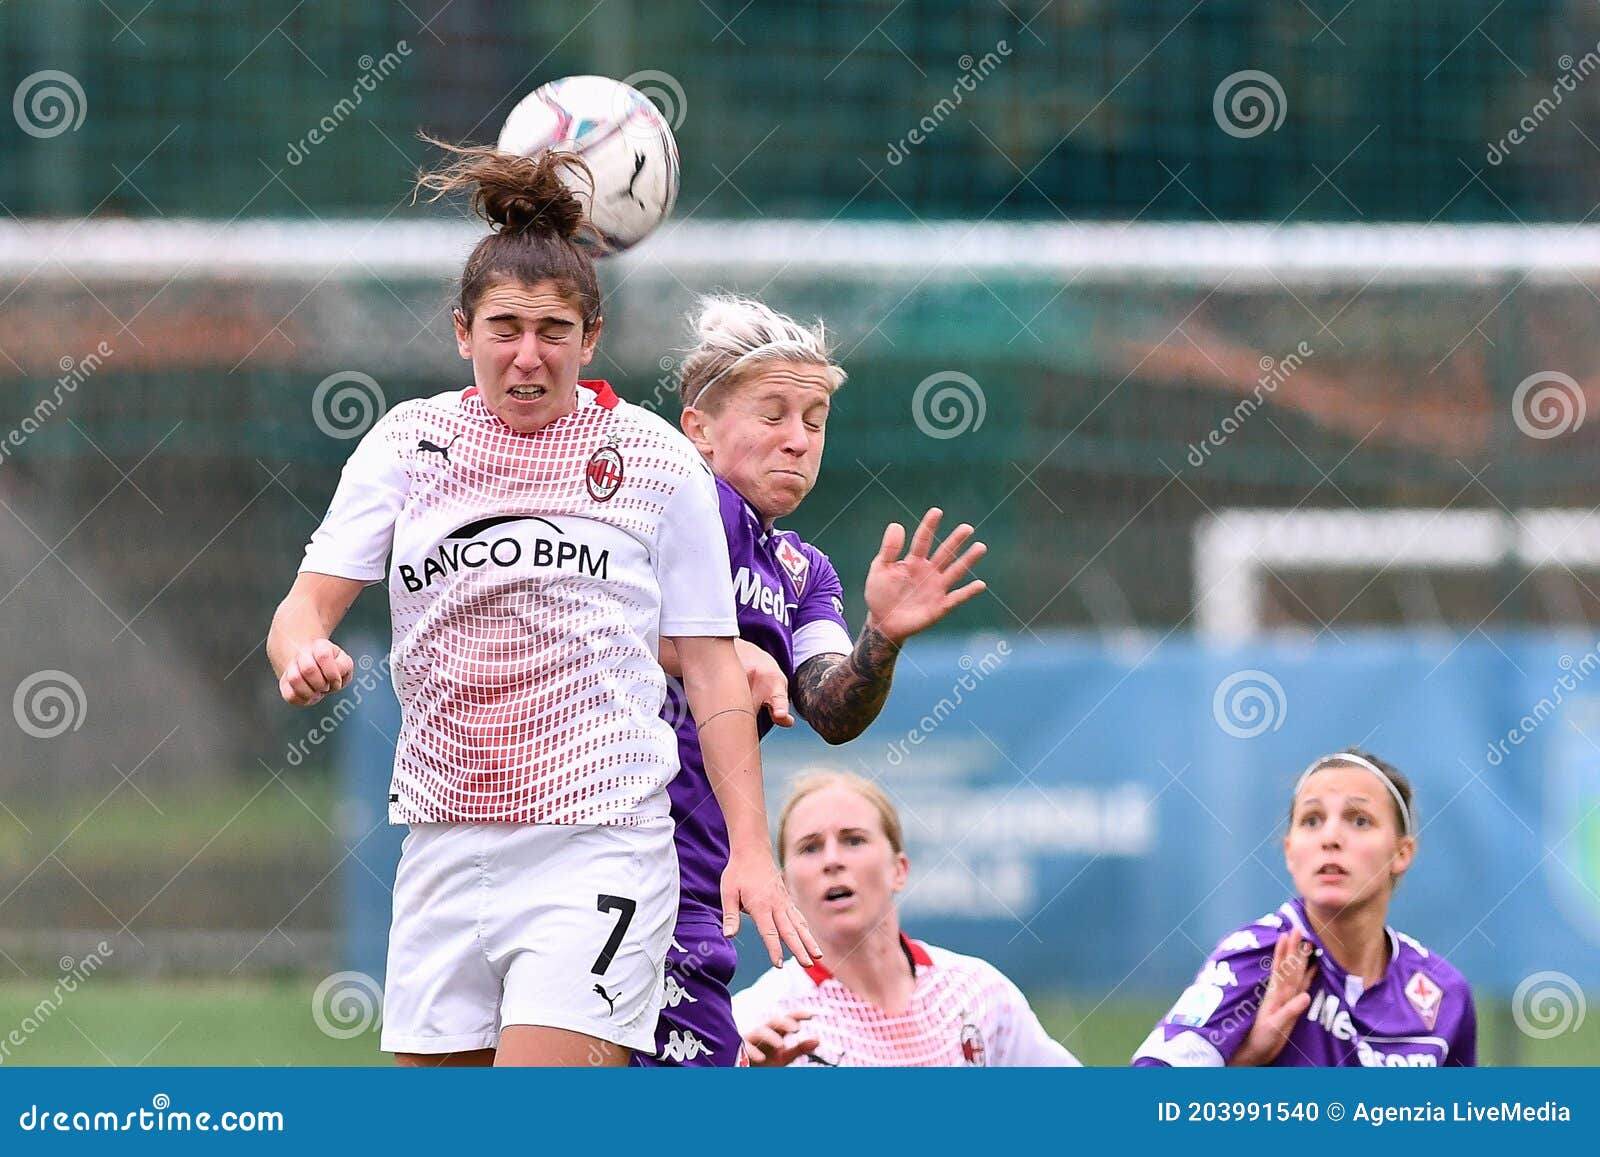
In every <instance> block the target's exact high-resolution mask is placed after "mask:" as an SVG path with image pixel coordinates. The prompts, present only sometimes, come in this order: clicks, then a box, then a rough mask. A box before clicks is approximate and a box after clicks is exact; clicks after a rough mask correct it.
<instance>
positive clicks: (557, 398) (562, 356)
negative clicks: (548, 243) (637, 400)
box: [455, 281, 602, 434]
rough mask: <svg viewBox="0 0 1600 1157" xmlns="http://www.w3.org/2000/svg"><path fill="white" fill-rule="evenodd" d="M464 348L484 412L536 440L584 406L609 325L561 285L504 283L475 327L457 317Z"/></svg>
mask: <svg viewBox="0 0 1600 1157" xmlns="http://www.w3.org/2000/svg"><path fill="white" fill-rule="evenodd" d="M455 325H456V348H457V349H458V350H459V351H460V353H461V356H462V357H463V358H466V359H467V360H469V361H471V362H472V380H473V382H474V384H475V385H476V386H477V387H478V392H479V394H481V395H482V397H483V402H484V405H486V406H488V407H489V409H490V411H491V412H493V413H494V415H495V416H496V417H497V418H499V419H500V420H501V421H502V422H504V423H505V424H506V425H507V426H510V427H511V428H512V429H513V430H515V431H517V432H518V433H519V434H531V433H533V432H534V431H535V430H539V429H542V428H543V427H545V426H547V425H549V424H550V423H551V422H553V421H555V420H556V419H557V418H560V417H563V416H564V415H567V414H570V413H572V412H573V410H575V409H576V408H577V405H578V371H579V370H580V369H581V368H582V367H584V366H586V365H588V364H589V362H590V361H592V360H593V359H594V350H595V343H596V342H598V341H599V339H600V329H601V325H602V322H601V321H599V320H596V322H595V324H594V326H593V327H592V328H591V329H590V330H589V331H588V332H587V333H585V332H584V329H583V314H582V313H580V312H579V310H578V307H577V306H576V305H575V304H574V303H573V302H572V301H570V300H568V299H567V298H566V297H565V296H563V294H562V293H561V291H560V287H559V286H558V285H556V283H555V282H553V281H541V282H539V283H538V284H536V285H525V284H523V283H522V282H520V281H501V282H498V283H496V284H495V285H493V286H491V287H490V288H489V289H487V290H485V291H484V293H483V296H482V297H480V298H479V299H478V302H477V306H476V308H475V309H474V311H473V316H472V322H471V324H470V325H468V324H467V322H466V320H465V318H463V317H462V316H461V312H460V311H459V310H457V311H456V314H455Z"/></svg>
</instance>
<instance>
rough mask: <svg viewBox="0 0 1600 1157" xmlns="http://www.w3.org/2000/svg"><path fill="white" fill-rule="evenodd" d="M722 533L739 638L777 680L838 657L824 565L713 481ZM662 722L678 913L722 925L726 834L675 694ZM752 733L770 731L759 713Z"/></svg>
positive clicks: (836, 599) (839, 597)
mask: <svg viewBox="0 0 1600 1157" xmlns="http://www.w3.org/2000/svg"><path fill="white" fill-rule="evenodd" d="M717 498H718V503H719V505H720V507H721V509H722V527H723V530H724V531H725V532H726V533H727V536H728V565H729V566H731V567H732V568H733V599H734V604H735V610H736V612H737V614H738V619H739V637H740V638H741V639H743V640H745V641H746V642H747V643H754V644H755V645H756V646H758V647H760V648H761V649H762V650H763V651H765V652H766V653H767V654H769V655H771V656H772V657H773V658H774V659H776V660H777V661H778V666H779V667H781V668H782V669H783V673H784V674H785V675H786V676H788V677H790V678H793V677H794V671H795V668H796V667H798V666H799V665H800V664H801V663H803V662H805V661H806V660H807V659H809V658H812V657H813V656H816V655H823V654H840V653H847V652H848V651H849V650H850V634H849V630H848V628H847V626H846V624H845V621H844V588H843V587H842V586H841V585H840V583H839V576H838V574H837V573H835V571H834V569H833V564H832V563H831V562H829V561H828V556H827V555H825V554H823V553H822V552H821V551H819V550H816V549H814V548H812V547H810V546H808V545H806V544H805V543H804V542H801V541H800V536H799V535H797V534H795V533H793V532H792V531H787V530H777V529H773V530H772V531H771V532H770V533H768V532H766V531H763V530H762V527H761V519H760V517H759V516H758V515H757V514H756V512H755V511H754V510H753V509H751V507H750V504H749V503H748V502H746V501H745V500H744V499H743V498H741V497H740V496H739V492H738V491H736V490H735V489H734V488H733V487H732V486H730V485H728V483H727V482H725V481H723V480H722V479H721V478H718V479H717ZM666 716H667V718H668V719H671V720H673V721H674V722H675V723H676V725H677V729H678V760H679V763H680V769H679V771H678V774H677V775H676V776H674V777H673V780H672V782H671V784H670V785H669V786H668V788H667V790H668V792H669V793H670V794H671V796H672V820H673V822H674V823H675V824H677V827H678V831H677V844H678V868H679V871H680V872H681V874H682V880H681V882H680V884H679V892H680V895H681V897H682V901H681V902H682V906H683V907H684V908H686V909H687V908H690V907H698V908H700V909H702V910H703V911H706V912H709V913H711V914H712V915H714V916H715V918H716V919H717V921H718V922H720V921H721V917H722V870H723V869H724V868H726V867H727V866H728V829H727V826H726V825H725V824H724V823H723V821H722V809H721V808H720V807H718V806H717V797H716V796H715V795H714V794H712V791H711V781H710V780H709V779H708V778H707V777H706V765H705V760H704V759H703V758H702V757H701V754H700V732H699V730H698V729H697V728H696V727H695V725H694V716H693V715H691V714H690V712H689V707H688V704H687V703H685V702H684V700H683V690H682V688H681V687H680V686H679V685H677V684H672V683H669V684H668V686H667V705H666ZM757 729H758V730H759V732H760V734H761V735H762V736H763V737H764V736H765V735H766V734H767V732H768V731H770V730H771V729H772V719H771V717H770V716H769V715H768V714H767V713H766V712H765V711H763V712H762V713H761V718H760V719H759V720H757Z"/></svg>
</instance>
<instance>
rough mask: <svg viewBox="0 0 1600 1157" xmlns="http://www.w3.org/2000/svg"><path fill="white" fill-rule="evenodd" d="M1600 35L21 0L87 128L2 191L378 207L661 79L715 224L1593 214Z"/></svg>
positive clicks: (499, 7)
mask: <svg viewBox="0 0 1600 1157" xmlns="http://www.w3.org/2000/svg"><path fill="white" fill-rule="evenodd" d="M1597 41H1600V13H1597V12H1596V10H1595V8H1594V6H1593V5H1592V4H1584V3H1579V2H1578V0H1510V2H1507V3H1502V4H1495V3H1491V2H1488V0H1484V2H1472V3H1465V2H1459V0H1416V2H1414V3H1404V4H1388V5H1381V6H1376V7H1372V6H1366V5H1362V6H1359V7H1357V8H1352V7H1351V6H1350V5H1348V4H1345V3H1343V2H1342V0H1305V2H1304V3H1287V4H1286V3H1283V2H1282V0H1208V2H1206V3H1196V2H1194V0H1139V2H1137V3H1133V2H1126V0H1124V2H1110V0H1087V2H1078V3H1064V2H1060V0H1057V2H1054V3H1042V2H1041V0H1015V2H1011V0H1005V2H1001V0H966V2H963V0H753V2H751V3H741V2H739V0H705V2H704V3H697V2H689V3H671V4H661V3H645V2H643V0H605V2H604V3H600V4H594V5H591V4H589V3H579V2H568V0H560V2H550V3H538V4H535V3H527V2H521V0H518V2H512V0H408V2H406V3H401V2H399V0H347V2H340V3H331V2H326V0H307V2H304V3H293V2H291V0H278V2H275V3H265V2H261V0H237V2H233V3H227V4H218V3H209V2H203V0H154V2H153V3H150V4H145V5H142V6H141V5H140V4H138V3H135V2H134V0H106V2H105V3H103V4H102V3H100V2H99V0H11V2H10V3H7V4H5V5H0V79H3V80H4V82H5V85H4V87H5V92H6V93H13V92H14V91H15V90H16V88H17V86H19V85H20V84H21V82H22V81H23V80H24V79H25V78H27V77H28V76H31V75H32V74H34V73H36V72H38V71H41V70H47V69H48V70H59V71H61V72H65V73H67V74H69V75H70V76H72V77H73V78H75V80H76V81H77V82H78V83H79V84H80V86H81V89H82V93H83V98H84V102H85V103H86V105H87V110H86V116H85V117H84V119H83V123H82V125H81V127H80V128H79V129H77V130H76V131H74V132H70V133H66V134H63V135H61V136H58V137H53V138H48V139H34V138H31V137H28V136H26V135H23V134H18V133H12V132H10V131H9V126H6V130H0V150H4V152H3V154H0V202H3V203H4V204H5V205H6V206H7V207H8V208H9V210H10V211H11V212H12V213H15V214H18V215H32V214H47V215H77V214H84V213H89V212H91V211H94V212H98V213H113V214H132V215H135V216H144V215H156V214H165V215H169V216H171V215H183V214H205V215H213V216H220V217H232V216H233V215H235V214H240V213H245V214H251V215H261V214H288V215H294V216H303V215H307V214H313V213H314V214H349V213H362V214H366V213H384V212H387V211H389V209H390V208H391V207H392V206H394V205H395V204H396V202H397V201H398V200H399V199H400V197H401V194H402V192H403V186H404V182H405V178H406V175H407V173H408V171H409V169H410V168H411V166H412V165H413V164H414V163H415V161H416V159H417V158H418V155H419V153H418V150H417V148H416V147H415V145H414V141H413V135H414V133H415V132H416V130H417V129H418V128H427V129H428V130H429V131H431V132H433V133H435V134H445V135H447V136H451V137H473V138H476V139H480V140H483V139H492V136H493V132H494V129H495V127H496V126H497V125H498V124H499V121H500V119H501V118H502V117H503V116H504V115H505V113H506V111H507V110H508V109H509V108H510V107H511V105H512V104H513V103H514V102H515V100H516V99H517V98H518V97H520V96H521V95H522V94H524V93H525V92H527V91H529V90H530V89H531V88H532V87H534V86H535V85H536V84H538V83H541V82H543V81H545V80H549V79H552V78H554V77H558V76H563V75H567V74H572V73H579V72H600V73H604V74H606V75H611V76H618V77H621V76H629V75H635V74H639V73H641V72H647V71H648V72H653V73H658V74H659V73H664V74H666V75H667V76H668V77H670V78H671V79H670V81H660V80H659V79H658V80H657V82H656V89H657V91H660V92H665V93H667V94H668V96H669V99H670V103H672V104H673V105H674V106H675V107H674V108H673V110H672V111H673V114H674V118H675V119H677V118H679V117H681V122H680V123H679V126H678V127H679V135H680V138H681V142H682V145H683V152H684V159H685V165H684V172H685V185H684V204H685V206H686V207H689V208H698V209H699V210H700V211H702V212H704V213H707V214H713V215H717V216H760V215H774V214H800V215H820V216H824V217H831V216H834V215H835V214H841V213H842V214H846V215H851V216H867V217H870V216H892V217H908V216H911V215H917V216H923V217H933V216H945V217H966V216H972V217H987V216H991V215H993V216H997V217H1001V218H1007V217H1040V218H1048V219H1054V218H1056V217H1058V216H1069V217H1072V218H1075V219H1076V218H1081V217H1091V218H1092V217H1113V218H1126V217H1133V216H1135V215H1138V216H1140V217H1142V218H1144V219H1187V218H1198V219H1208V218H1210V217H1212V216H1215V217H1218V218H1221V219H1224V220H1235V219H1269V220H1280V219H1283V218H1285V217H1289V216H1294V217H1297V218H1301V219H1322V220H1327V219H1340V220H1374V219H1405V220H1418V221H1427V220H1433V219H1439V220H1445V221H1452V220H1454V221H1461V220H1501V221H1510V220H1519V219H1520V220H1539V219H1564V218H1569V219H1576V218H1581V217H1583V216H1584V215H1585V214H1587V213H1588V212H1589V211H1590V210H1591V209H1592V208H1593V206H1594V205H1595V203H1596V201H1597V200H1600V153H1597V152H1596V150H1595V144H1594V142H1595V141H1597V140H1600V128H1597V127H1596V126H1597V125H1600V116H1597V111H1600V110H1597V103H1600V85H1596V84H1591V83H1590V78H1591V77H1592V76H1593V73H1594V70H1595V65H1596V61H1595V60H1593V59H1591V60H1589V61H1588V62H1587V63H1585V57H1586V54H1589V53H1592V52H1594V51H1595V50H1596V43H1597ZM401 45H404V51H401V47H400V46H401ZM390 54H394V55H393V62H392V63H391V64H390V65H388V66H385V65H384V64H383V62H384V60H385V58H386V57H388V56H389V55H390ZM1246 71H1255V72H1261V73H1265V74H1268V75H1269V76H1270V77H1271V78H1272V81H1273V82H1274V83H1275V84H1276V86H1277V88H1278V90H1279V92H1280V93H1281V97H1280V96H1278V95H1273V94H1271V92H1270V90H1267V91H1268V99H1269V100H1270V101H1271V102H1272V111H1271V112H1270V113H1269V114H1268V116H1269V119H1270V120H1271V121H1272V122H1273V127H1271V128H1270V129H1263V131H1261V132H1260V133H1259V134H1255V135H1251V129H1252V128H1254V127H1259V126H1254V125H1250V124H1249V123H1248V122H1243V123H1241V124H1239V125H1236V131H1235V132H1234V133H1230V132H1226V131H1223V129H1222V128H1221V127H1219V122H1218V120H1217V119H1216V116H1215V101H1216V95H1217V90H1218V88H1219V86H1221V85H1222V84H1223V82H1224V81H1225V80H1227V78H1229V77H1232V76H1234V74H1236V73H1240V72H1246ZM1563 77H1566V78H1567V81H1568V83H1567V84H1565V85H1563V84H1562V78H1563ZM364 78H365V80H364ZM1243 83H1245V82H1243V81H1240V82H1236V85H1235V86H1234V87H1237V85H1238V84H1243ZM641 87H643V85H642V86H641ZM1227 91H1228V95H1230V96H1231V95H1232V93H1233V91H1234V88H1233V87H1230V88H1229V89H1228V90H1227ZM352 97H356V98H358V99H357V100H356V101H352V103H354V104H358V105H359V107H356V108H355V109H354V111H353V112H349V111H348V110H347V112H346V113H344V114H337V113H335V109H336V107H337V106H338V105H339V102H340V101H342V100H346V101H349V100H351V98H352ZM1552 98H1554V99H1552ZM1541 100H1543V101H1546V102H1547V104H1548V106H1549V107H1547V108H1544V109H1543V110H1538V111H1536V110H1537V109H1538V105H1539V102H1540V101H1541ZM941 101H944V102H945V104H944V105H943V106H942V107H941V104H940V102H941ZM1240 115H1241V116H1245V117H1248V116H1249V115H1250V110H1249V108H1248V107H1246V108H1244V109H1243V110H1241V114H1240ZM329 116H334V117H335V121H336V128H335V129H334V131H332V132H331V133H330V134H329V135H328V138H327V140H326V141H325V143H323V144H321V145H316V146H313V147H312V148H310V149H309V150H306V151H305V155H304V157H303V159H301V160H300V161H299V162H298V163H291V161H290V158H291V155H292V154H293V153H294V150H295V146H296V145H297V144H303V143H304V142H305V141H306V138H307V135H308V133H309V132H310V131H311V130H312V129H314V128H315V127H316V126H317V125H318V124H319V123H321V122H322V120H323V118H325V117H329ZM1524 118H1531V123H1532V124H1533V128H1532V130H1531V131H1530V132H1528V133H1527V134H1526V139H1525V140H1524V141H1523V142H1522V143H1513V144H1511V145H1510V147H1509V148H1508V149H1507V150H1506V154H1507V155H1506V156H1505V157H1504V159H1503V160H1501V161H1499V162H1498V163H1490V161H1489V159H1488V158H1489V156H1490V152H1491V149H1490V146H1491V145H1492V144H1495V143H1500V144H1505V143H1506V138H1507V134H1508V133H1510V132H1512V131H1513V130H1515V129H1517V127H1518V125H1519V124H1520V123H1522V122H1523V121H1524ZM929 124H931V125H932V128H931V129H928V128H927V126H928V125H929ZM919 126H922V127H923V129H924V130H925V140H924V142H923V143H921V144H916V143H912V142H911V141H910V140H909V136H910V134H912V133H913V132H914V131H915V130H917V129H918V128H919ZM901 146H908V147H903V148H902V147H901ZM897 154H899V159H898V161H896V160H895V157H896V155H897ZM274 174H276V177H275V176H274ZM1325 178H1326V179H1325Z"/></svg>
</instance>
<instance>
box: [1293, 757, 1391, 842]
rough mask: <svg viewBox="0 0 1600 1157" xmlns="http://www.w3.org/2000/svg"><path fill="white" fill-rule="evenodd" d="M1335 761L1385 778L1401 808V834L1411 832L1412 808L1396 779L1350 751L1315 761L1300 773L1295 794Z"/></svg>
mask: <svg viewBox="0 0 1600 1157" xmlns="http://www.w3.org/2000/svg"><path fill="white" fill-rule="evenodd" d="M1335 763H1353V764H1355V765H1356V766H1357V767H1364V768H1366V769H1367V770H1368V771H1370V772H1371V773H1372V774H1373V775H1375V776H1377V777H1378V778H1379V779H1381V780H1383V786H1384V787H1386V788H1388V789H1389V794H1390V795H1392V796H1394V803H1395V806H1396V807H1397V808H1399V809H1400V829H1401V830H1400V834H1401V835H1403V836H1409V835H1410V834H1411V809H1410V808H1409V807H1407V806H1406V801H1405V797H1404V796H1402V795H1401V794H1400V789H1399V788H1398V787H1396V786H1395V785H1394V780H1392V779H1390V778H1389V777H1388V776H1387V775H1385V774H1384V772H1383V769H1382V768H1380V767H1379V766H1378V765H1377V764H1375V763H1373V762H1372V761H1371V760H1370V759H1365V758H1363V757H1362V756H1359V755H1356V754H1354V753H1352V752H1349V751H1336V752H1334V753H1333V754H1332V755H1324V756H1322V757H1321V758H1320V759H1318V760H1316V761H1315V762H1313V763H1312V764H1311V766H1310V767H1308V768H1306V769H1305V770H1304V771H1303V772H1301V773H1300V778H1299V779H1298V780H1296V781H1295V785H1294V794H1295V796H1297V797H1298V796H1299V794H1300V789H1301V788H1302V787H1304V786H1305V783H1306V780H1308V779H1310V778H1311V776H1312V774H1313V773H1315V772H1318V771H1321V770H1322V769H1323V768H1325V767H1328V766H1329V765H1331V764H1335Z"/></svg>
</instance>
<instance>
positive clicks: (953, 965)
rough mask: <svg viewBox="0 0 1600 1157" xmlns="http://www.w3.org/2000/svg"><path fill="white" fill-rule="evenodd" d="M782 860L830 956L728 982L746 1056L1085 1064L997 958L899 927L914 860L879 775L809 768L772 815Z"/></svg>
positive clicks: (848, 1062)
mask: <svg viewBox="0 0 1600 1157" xmlns="http://www.w3.org/2000/svg"><path fill="white" fill-rule="evenodd" d="M778 862H779V863H780V864H781V865H782V866H783V874H784V880H785V882H786V883H787V884H788V886H789V891H790V893H791V894H792V895H793V896H794V898H795V902H796V904H798V905H799V908H800V911H801V912H802V913H803V914H804V915H805V918H806V920H807V922H808V923H809V925H810V927H811V930H812V931H813V932H814V933H815V935H816V937H817V939H818V941H820V942H821V944H822V948H823V957H822V961H817V962H815V963H813V964H811V965H810V966H807V965H805V964H803V963H801V962H797V961H794V960H791V961H788V962H787V963H785V964H784V965H783V966H782V967H779V968H774V969H772V970H771V971H769V972H767V973H766V974H765V975H763V976H762V977H761V978H760V979H759V980H757V981H756V982H755V983H754V984H753V985H751V986H750V987H749V988H747V989H745V990H744V991H743V992H740V993H738V994H737V995H735V996H734V998H733V1016H734V1020H735V1021H737V1022H738V1025H739V1032H740V1033H741V1034H742V1035H743V1037H744V1043H745V1054H746V1056H747V1057H748V1058H749V1060H750V1063H751V1064H752V1065H758V1066H766V1065H791V1064H798V1065H829V1066H845V1067H855V1066H912V1065H922V1066H934V1065H939V1066H976V1065H993V1066H997V1067H1018V1068H1020V1067H1045V1066H1064V1065H1077V1064H1078V1061H1077V1059H1076V1058H1075V1057H1073V1055H1072V1054H1071V1053H1069V1052H1068V1051H1067V1050H1066V1049H1065V1048H1063V1047H1062V1046H1061V1045H1060V1044H1058V1043H1057V1042H1056V1041H1054V1040H1052V1039H1051V1037H1050V1035H1049V1034H1048V1033H1046V1032H1045V1031H1044V1027H1043V1026H1042V1025H1040V1024H1039V1018H1038V1017H1036V1016H1035V1015H1034V1013H1033V1009H1031V1008H1030V1007H1028V1002H1027V999H1026V998H1025V997H1024V996H1023V995H1022V993H1021V992H1020V991H1018V989H1017V986H1016V985H1014V984H1012V983H1011V981H1009V980H1007V979H1006V978H1005V976H1003V975H1002V974H1001V973H1000V971H999V970H998V969H996V968H995V967H994V966H993V965H992V964H989V963H987V962H986V961H983V960H979V959H977V958H976V957H973V956H961V955H959V954H957V953H954V952H949V951H946V950H945V949H943V948H938V947H935V946H933V945H931V944H923V943H921V942H919V941H916V940H913V939H911V938H910V937H909V936H907V935H906V934H905V933H904V932H902V931H901V929H900V916H899V913H898V912H897V911H896V910H895V895H896V894H897V893H898V892H899V891H900V890H901V889H902V888H904V887H905V885H906V879H907V875H908V873H909V871H910V867H911V865H910V861H909V860H908V859H907V858H906V854H905V851H904V848H903V846H902V841H901V828H900V817H899V815H898V814H897V813H896V812H895V808H894V804H892V803H891V802H890V801H889V797H888V796H886V795H885V794H884V793H883V790H882V789H881V788H879V787H878V785H877V784H875V783H873V782H872V781H870V780H867V779H863V778H861V777H860V776H858V775H850V774H847V773H844V772H819V773H816V774H813V775H809V776H806V777H804V778H803V779H801V780H800V782H799V783H797V784H796V785H795V788H794V791H793V793H792V794H791V795H790V797H789V802H788V803H786V804H785V805H784V807H783V813H782V816H781V817H780V818H779V820H778ZM823 961H826V964H824V963H823Z"/></svg>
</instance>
